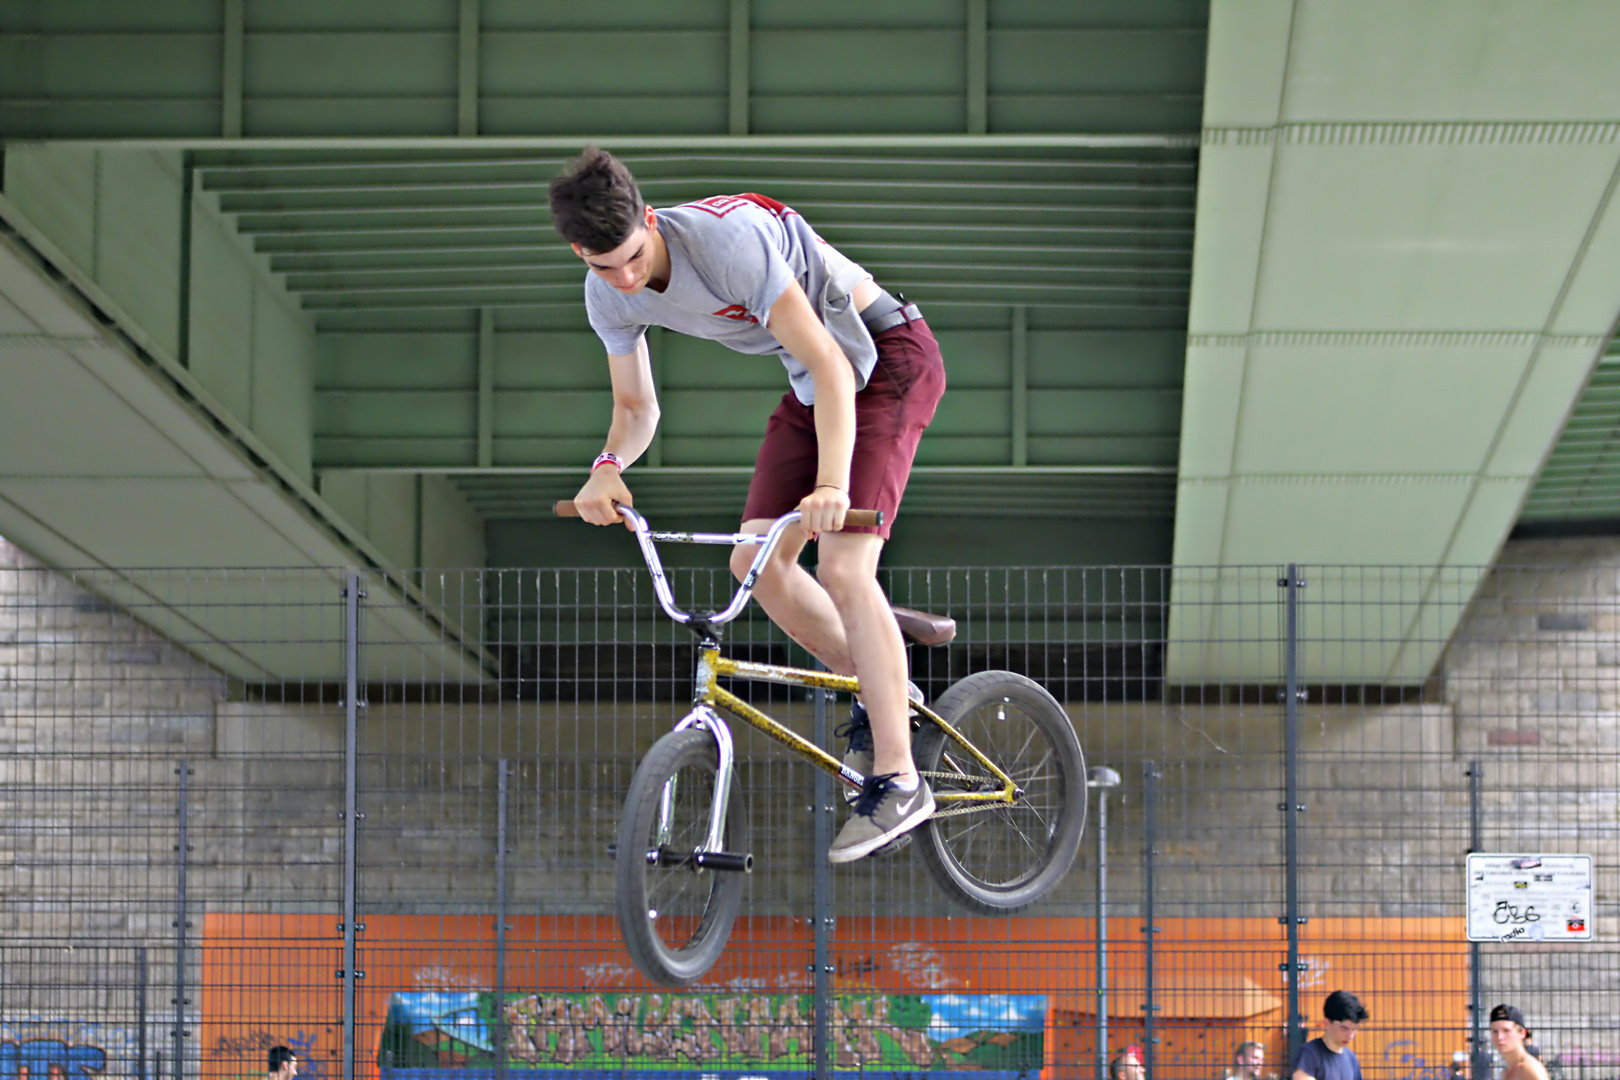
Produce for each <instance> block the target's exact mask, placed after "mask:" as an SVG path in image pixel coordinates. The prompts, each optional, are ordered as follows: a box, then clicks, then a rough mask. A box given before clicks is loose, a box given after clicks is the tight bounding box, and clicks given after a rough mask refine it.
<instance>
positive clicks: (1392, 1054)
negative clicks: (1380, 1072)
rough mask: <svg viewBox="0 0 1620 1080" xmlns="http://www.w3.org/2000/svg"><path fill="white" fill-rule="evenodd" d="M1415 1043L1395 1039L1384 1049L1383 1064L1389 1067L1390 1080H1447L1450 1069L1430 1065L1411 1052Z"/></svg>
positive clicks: (1409, 1040) (1408, 1040)
mask: <svg viewBox="0 0 1620 1080" xmlns="http://www.w3.org/2000/svg"><path fill="white" fill-rule="evenodd" d="M1416 1045H1417V1043H1415V1042H1413V1041H1412V1040H1411V1039H1397V1040H1396V1041H1394V1042H1392V1043H1390V1044H1389V1045H1388V1046H1386V1047H1384V1064H1385V1065H1387V1066H1389V1070H1390V1073H1389V1075H1390V1077H1391V1078H1392V1080H1449V1078H1450V1076H1451V1069H1450V1068H1449V1067H1448V1066H1445V1065H1430V1064H1429V1063H1428V1062H1426V1061H1424V1060H1423V1058H1421V1057H1419V1056H1418V1055H1417V1054H1414V1053H1412V1052H1411V1049H1410V1048H1411V1047H1414V1046H1416Z"/></svg>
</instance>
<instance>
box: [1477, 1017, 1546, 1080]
mask: <svg viewBox="0 0 1620 1080" xmlns="http://www.w3.org/2000/svg"><path fill="white" fill-rule="evenodd" d="M1491 1045H1492V1046H1494V1047H1496V1052H1497V1053H1499V1054H1501V1055H1502V1062H1503V1064H1504V1066H1505V1068H1504V1069H1503V1070H1502V1080H1547V1067H1546V1066H1545V1065H1543V1064H1542V1063H1541V1062H1540V1061H1538V1060H1537V1059H1536V1057H1535V1056H1534V1055H1533V1054H1531V1052H1530V1029H1529V1028H1528V1027H1526V1026H1525V1023H1524V1013H1522V1012H1520V1011H1519V1010H1518V1009H1515V1008H1514V1007H1513V1006H1512V1005H1498V1006H1497V1007H1496V1008H1494V1009H1492V1010H1491Z"/></svg>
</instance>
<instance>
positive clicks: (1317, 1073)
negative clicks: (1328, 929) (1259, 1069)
mask: <svg viewBox="0 0 1620 1080" xmlns="http://www.w3.org/2000/svg"><path fill="white" fill-rule="evenodd" d="M1367 1016H1368V1013H1367V1010H1366V1008H1364V1007H1363V1006H1362V1004H1361V999H1359V998H1357V997H1356V995H1354V994H1352V993H1350V992H1349V991H1346V990H1335V991H1333V993H1331V994H1329V995H1328V996H1327V1000H1326V1001H1324V1002H1323V1003H1322V1019H1323V1020H1324V1021H1326V1023H1325V1025H1324V1026H1323V1030H1322V1034H1321V1035H1320V1036H1319V1037H1317V1038H1315V1039H1312V1040H1311V1041H1310V1042H1308V1043H1306V1044H1305V1045H1304V1046H1303V1047H1301V1048H1300V1051H1299V1056H1298V1057H1297V1058H1295V1059H1294V1068H1293V1072H1292V1074H1291V1075H1292V1080H1361V1062H1359V1061H1357V1060H1356V1055H1355V1051H1353V1050H1351V1049H1350V1042H1351V1040H1353V1039H1354V1038H1355V1037H1356V1032H1357V1031H1359V1030H1360V1029H1361V1025H1362V1024H1363V1023H1364V1022H1365V1021H1366V1019H1367ZM1542 1080H1546V1078H1545V1077H1543V1078H1542Z"/></svg>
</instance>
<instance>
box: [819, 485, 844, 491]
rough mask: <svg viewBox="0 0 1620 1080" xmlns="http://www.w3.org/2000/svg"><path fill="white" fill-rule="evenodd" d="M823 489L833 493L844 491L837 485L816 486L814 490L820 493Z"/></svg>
mask: <svg viewBox="0 0 1620 1080" xmlns="http://www.w3.org/2000/svg"><path fill="white" fill-rule="evenodd" d="M824 487H830V488H832V489H833V490H834V491H843V490H844V489H843V488H841V487H839V486H838V485H837V484H817V485H816V488H815V490H817V491H820V490H821V489H822V488H824Z"/></svg>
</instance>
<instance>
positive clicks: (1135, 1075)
mask: <svg viewBox="0 0 1620 1080" xmlns="http://www.w3.org/2000/svg"><path fill="white" fill-rule="evenodd" d="M1146 1076H1147V1070H1146V1069H1144V1068H1143V1067H1142V1061H1141V1059H1140V1058H1137V1057H1134V1056H1132V1057H1128V1058H1126V1059H1125V1060H1124V1061H1122V1062H1120V1064H1119V1080H1144V1078H1145V1077H1146Z"/></svg>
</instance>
